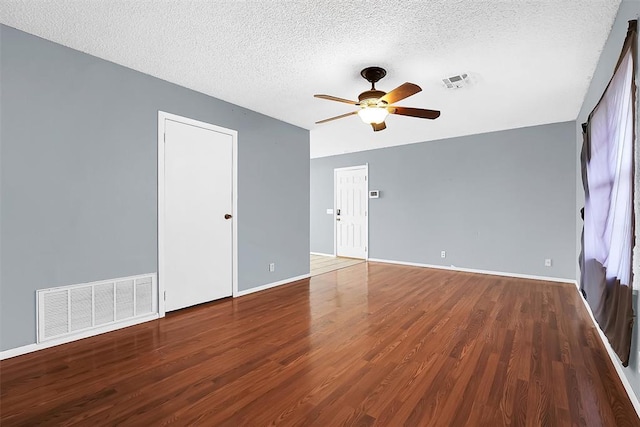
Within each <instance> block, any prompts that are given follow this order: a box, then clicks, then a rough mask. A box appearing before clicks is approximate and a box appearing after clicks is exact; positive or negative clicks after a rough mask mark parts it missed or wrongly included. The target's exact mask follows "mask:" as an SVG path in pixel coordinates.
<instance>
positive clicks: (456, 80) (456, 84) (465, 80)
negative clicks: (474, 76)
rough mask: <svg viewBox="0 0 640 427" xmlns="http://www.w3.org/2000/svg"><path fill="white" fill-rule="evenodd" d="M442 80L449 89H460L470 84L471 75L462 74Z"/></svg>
mask: <svg viewBox="0 0 640 427" xmlns="http://www.w3.org/2000/svg"><path fill="white" fill-rule="evenodd" d="M442 82H443V83H444V85H445V86H446V87H447V89H458V88H461V87H463V86H466V85H467V84H469V75H468V74H460V75H457V76H451V77H447V78H446V79H442Z"/></svg>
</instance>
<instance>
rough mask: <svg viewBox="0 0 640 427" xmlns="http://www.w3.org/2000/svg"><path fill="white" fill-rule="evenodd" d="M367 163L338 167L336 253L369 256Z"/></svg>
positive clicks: (336, 184)
mask: <svg viewBox="0 0 640 427" xmlns="http://www.w3.org/2000/svg"><path fill="white" fill-rule="evenodd" d="M367 173H368V168H367V166H358V167H353V168H341V169H336V170H335V210H334V212H335V220H336V236H335V241H336V255H337V256H343V257H350V258H363V259H365V258H367V240H368V226H367V206H368V203H367V202H368V201H369V199H368V183H367Z"/></svg>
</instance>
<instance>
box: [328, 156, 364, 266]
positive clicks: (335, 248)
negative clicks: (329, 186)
mask: <svg viewBox="0 0 640 427" xmlns="http://www.w3.org/2000/svg"><path fill="white" fill-rule="evenodd" d="M358 169H364V170H365V183H366V184H367V185H366V187H367V189H366V191H365V194H366V197H365V199H366V201H365V203H366V208H365V216H366V217H367V218H366V221H365V227H364V229H365V234H366V236H365V252H364V258H357V259H364V260H365V261H367V260H368V259H369V252H371V248H369V163H368V162H367V163H365V164H364V165H357V166H347V167H344V168H334V169H333V256H334V257H336V256H338V242H337V240H338V239H337V232H338V230H337V229H336V204H337V203H336V187H337V186H338V183H337V179H336V178H337V175H338V171H348V170H358Z"/></svg>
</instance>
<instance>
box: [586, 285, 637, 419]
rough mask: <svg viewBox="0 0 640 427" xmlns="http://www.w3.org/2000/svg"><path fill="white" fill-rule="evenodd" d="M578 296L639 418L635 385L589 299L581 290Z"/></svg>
mask: <svg viewBox="0 0 640 427" xmlns="http://www.w3.org/2000/svg"><path fill="white" fill-rule="evenodd" d="M578 297H579V298H580V299H581V300H582V302H583V303H584V306H585V308H586V309H587V312H588V313H589V317H591V321H592V322H593V326H595V328H596V330H597V331H598V335H599V336H600V341H602V344H604V348H606V349H607V354H608V355H609V358H610V359H611V363H613V366H614V368H616V372H617V373H618V376H619V377H620V381H621V382H622V385H623V386H624V389H625V391H626V392H627V394H628V395H629V400H631V403H632V404H633V407H634V409H635V410H636V413H637V414H638V418H640V400H638V396H636V394H635V392H634V391H633V387H631V383H630V382H629V379H628V378H627V376H626V375H625V374H624V371H623V370H622V363H621V362H620V360H619V359H618V355H617V354H616V352H615V351H614V350H613V347H611V344H610V343H609V339H608V338H607V336H606V335H605V334H604V332H602V329H600V326H599V325H598V322H597V321H596V318H595V316H594V315H593V311H591V307H590V306H589V304H588V303H587V300H586V299H584V298H583V297H582V294H581V293H580V290H578ZM638 363H640V361H638Z"/></svg>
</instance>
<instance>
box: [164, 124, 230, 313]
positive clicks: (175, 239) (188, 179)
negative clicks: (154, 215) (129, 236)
mask: <svg viewBox="0 0 640 427" xmlns="http://www.w3.org/2000/svg"><path fill="white" fill-rule="evenodd" d="M158 118H159V128H158V129H159V135H158V270H159V271H158V273H159V274H158V276H159V277H158V283H159V307H160V309H161V310H160V314H161V315H164V312H165V311H171V310H177V309H180V308H184V307H188V306H191V305H195V304H199V303H203V302H207V301H212V300H215V299H218V298H223V297H227V296H230V295H232V294H233V295H235V294H236V293H237V289H238V286H237V215H235V213H236V212H237V208H236V207H237V192H236V189H237V184H236V183H237V167H236V165H237V160H236V159H237V157H236V152H237V151H236V147H237V132H236V131H233V130H229V129H225V128H221V127H218V126H214V125H210V124H208V123H203V122H199V121H195V120H191V119H187V118H184V117H179V116H175V115H171V114H168V113H163V112H159V115H158ZM225 215H231V218H225Z"/></svg>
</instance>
